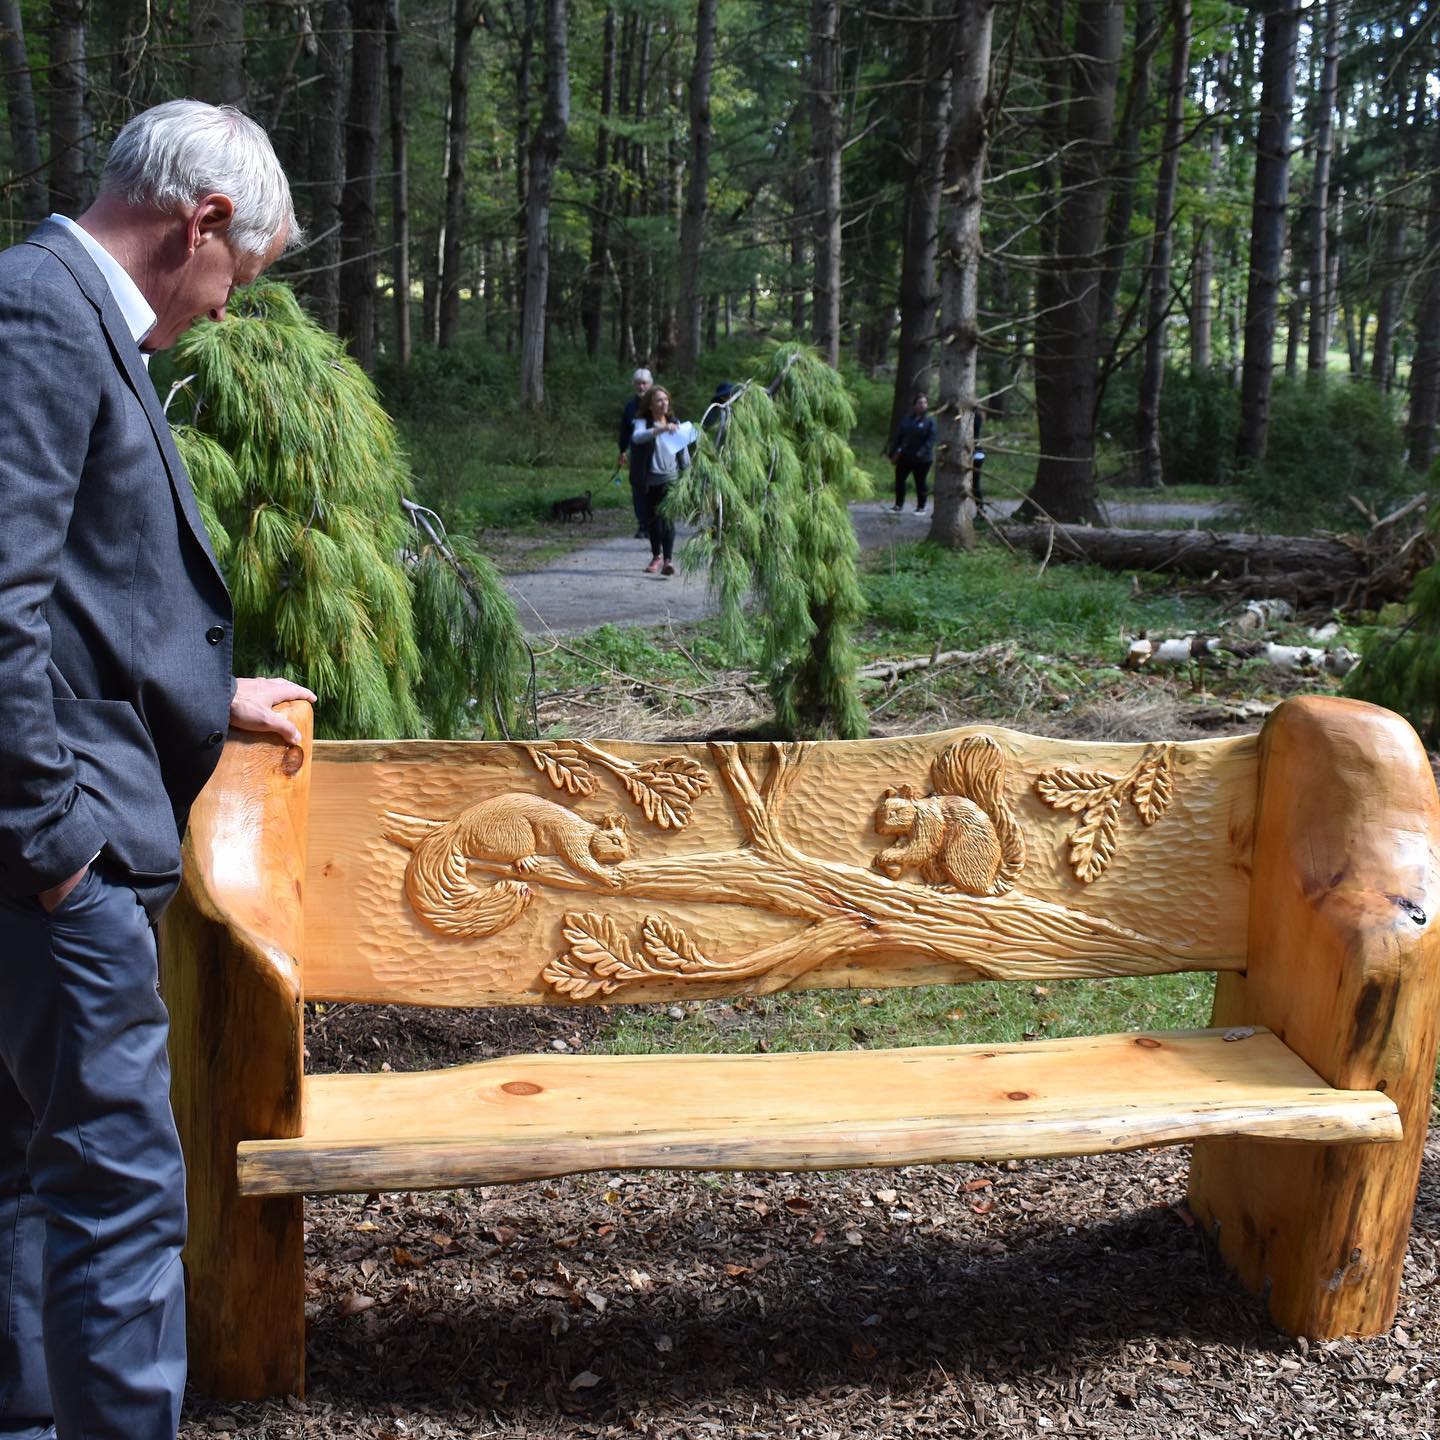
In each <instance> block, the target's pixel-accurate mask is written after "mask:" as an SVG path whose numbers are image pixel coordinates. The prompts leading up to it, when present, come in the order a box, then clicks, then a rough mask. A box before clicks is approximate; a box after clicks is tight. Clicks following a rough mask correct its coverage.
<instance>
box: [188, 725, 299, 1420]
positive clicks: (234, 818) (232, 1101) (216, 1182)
mask: <svg viewBox="0 0 1440 1440" xmlns="http://www.w3.org/2000/svg"><path fill="white" fill-rule="evenodd" d="M285 708H286V710H287V713H289V715H290V718H291V719H292V720H294V722H295V723H296V725H297V726H299V727H300V729H301V732H302V734H303V735H304V736H305V738H306V744H307V745H308V743H309V736H310V707H309V706H308V705H301V704H293V705H289V706H287V707H285ZM304 757H305V752H304V749H302V748H293V749H287V748H286V747H285V746H283V745H279V744H276V743H274V742H273V741H270V740H266V739H262V738H258V737H241V738H236V739H232V740H231V741H230V743H229V744H228V745H226V747H225V753H224V755H223V756H222V757H221V760H220V764H219V767H218V769H217V770H216V772H215V775H214V777H213V778H212V779H211V781H210V784H209V785H208V786H207V787H206V789H205V790H204V792H203V793H202V794H201V796H200V798H199V799H198V800H197V801H196V803H195V806H194V808H193V810H192V811H191V814H190V826H189V832H188V834H187V837H186V841H185V847H184V880H183V884H182V887H181V890H180V893H179V894H178V895H177V896H176V898H175V900H174V902H173V903H172V904H171V906H170V908H169V909H168V910H167V911H166V913H165V916H164V919H163V921H162V923H161V926H160V983H161V992H162V994H163V996H164V998H165V1002H166V1004H167V1006H168V1007H169V1010H170V1017H171V1024H170V1055H171V1071H172V1076H173V1079H172V1096H173V1100H174V1106H175V1119H176V1123H177V1125H178V1126H179V1130H180V1137H181V1142H182V1144H183V1146H184V1150H185V1162H186V1193H187V1199H188V1203H189V1210H190V1233H189V1241H188V1244H187V1245H186V1248H185V1267H186V1276H187V1291H188V1303H187V1320H188V1329H189V1339H190V1380H191V1382H192V1383H193V1384H194V1385H195V1387H196V1388H197V1390H199V1391H200V1392H201V1393H203V1394H209V1395H214V1396H223V1397H225V1398H228V1399H258V1398H260V1397H262V1396H265V1395H273V1394H277V1393H279V1394H286V1393H288V1394H300V1393H303V1390H304V1382H305V1312H304V1301H305V1275H304V1225H303V1218H302V1214H301V1202H300V1201H299V1199H296V1198H287V1197H272V1198H265V1199H252V1198H242V1197H241V1196H240V1195H239V1193H238V1191H237V1189H236V1184H235V1149H236V1146H237V1145H238V1144H239V1142H240V1141H242V1140H250V1139H254V1138H257V1137H261V1136H265V1137H269V1136H293V1135H299V1134H300V1133H301V1131H302V1126H303V1116H302V1108H301V1107H302V1097H303V1094H304V1090H303V1086H302V1083H301V1018H300V1017H301V1006H300V1001H301V989H300V964H299V962H300V956H301V953H302V949H301V943H302V914H301V909H302V907H301V895H302V890H301V886H302V876H303V873H304V855H305V844H306V820H307V813H308V804H307V800H308V794H307V792H308V790H309V779H310V767H309V766H308V765H307V764H305V763H304Z"/></svg>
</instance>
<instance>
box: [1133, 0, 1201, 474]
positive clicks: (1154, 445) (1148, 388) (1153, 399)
mask: <svg viewBox="0 0 1440 1440" xmlns="http://www.w3.org/2000/svg"><path fill="white" fill-rule="evenodd" d="M1173 9H1174V19H1173V21H1172V25H1173V27H1174V28H1173V32H1172V39H1171V42H1170V79H1169V82H1168V84H1167V86H1166V107H1165V140H1164V144H1163V147H1162V149H1161V152H1160V172H1159V174H1158V175H1157V176H1156V179H1155V239H1154V242H1153V245H1152V247H1151V251H1150V274H1149V276H1148V284H1149V290H1150V293H1149V297H1148V302H1147V306H1146V315H1145V362H1144V365H1143V367H1142V368H1141V371H1140V395H1139V403H1138V406H1137V411H1138V413H1137V417H1136V419H1137V427H1136V428H1137V432H1138V436H1139V450H1140V483H1141V485H1143V486H1145V487H1147V488H1148V489H1152V490H1158V489H1159V488H1160V487H1161V486H1162V485H1163V484H1164V483H1165V477H1164V474H1163V472H1162V468H1161V464H1160V389H1161V386H1162V385H1163V384H1164V383H1165V320H1166V317H1167V316H1168V314H1169V312H1170V253H1171V249H1172V230H1173V227H1174V221H1175V187H1176V182H1177V180H1178V179H1179V174H1180V145H1181V140H1182V136H1183V132H1184V128H1185V92H1186V90H1187V88H1188V82H1189V78H1190V0H1174V3H1173Z"/></svg>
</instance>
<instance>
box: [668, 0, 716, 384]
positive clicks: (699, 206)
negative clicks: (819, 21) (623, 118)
mask: <svg viewBox="0 0 1440 1440" xmlns="http://www.w3.org/2000/svg"><path fill="white" fill-rule="evenodd" d="M715 4H716V0H699V3H698V4H697V6H696V8H695V64H694V67H693V68H692V70H691V71H690V173H689V174H688V175H687V176H686V177H685V211H684V214H683V215H682V216H681V217H680V300H679V310H678V314H677V316H676V320H677V336H676V346H675V367H676V369H677V370H678V372H679V373H680V374H681V375H682V376H685V377H686V378H687V379H688V378H689V377H691V376H693V375H694V374H695V367H696V365H697V364H699V361H700V256H701V250H702V248H703V246H704V242H705V216H706V210H707V204H706V200H707V195H708V192H709V184H710V74H711V71H712V70H713V69H714V68H715Z"/></svg>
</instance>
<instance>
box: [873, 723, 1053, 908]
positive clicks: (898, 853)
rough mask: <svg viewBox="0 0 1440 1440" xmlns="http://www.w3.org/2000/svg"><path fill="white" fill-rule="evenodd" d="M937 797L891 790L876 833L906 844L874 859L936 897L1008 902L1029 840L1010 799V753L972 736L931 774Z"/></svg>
mask: <svg viewBox="0 0 1440 1440" xmlns="http://www.w3.org/2000/svg"><path fill="white" fill-rule="evenodd" d="M930 776H931V783H932V784H933V786H934V790H935V793H934V794H931V795H922V794H920V792H919V791H918V790H916V789H915V787H914V786H913V785H899V786H891V787H889V788H888V789H887V790H886V791H885V793H884V795H883V796H882V797H881V799H880V804H879V805H878V806H877V808H876V811H875V831H876V833H877V834H879V835H896V836H899V837H900V839H899V840H898V841H897V843H896V844H894V845H887V846H886V847H885V849H883V850H881V851H880V852H879V854H877V855H876V856H875V860H874V865H875V868H876V869H877V870H879V871H881V872H882V873H883V874H885V875H888V876H889V877H890V879H892V880H898V879H900V877H901V876H902V875H903V874H904V873H905V871H906V870H918V871H919V872H920V878H921V879H922V880H923V881H924V882H925V883H926V884H927V885H931V886H934V887H935V888H936V889H937V890H963V891H964V892H965V893H966V894H968V895H1003V894H1005V892H1006V891H1008V890H1010V889H1011V888H1012V887H1013V886H1014V884H1015V881H1016V880H1017V879H1018V878H1019V876H1020V872H1021V870H1022V869H1024V867H1025V837H1024V835H1023V834H1022V833H1021V831H1020V827H1019V826H1018V825H1017V824H1016V823H1015V817H1014V815H1013V814H1012V813H1011V810H1010V806H1009V804H1008V802H1007V801H1006V799H1005V752H1004V751H1003V750H1001V748H1000V746H999V745H998V744H997V743H996V742H995V741H994V740H993V739H991V738H990V736H988V735H971V736H969V737H968V738H967V739H964V740H961V741H959V742H957V743H956V744H954V745H951V746H950V747H949V748H948V749H946V750H944V751H942V752H941V753H940V755H938V756H937V757H936V759H935V763H934V764H933V765H932V766H931V768H930Z"/></svg>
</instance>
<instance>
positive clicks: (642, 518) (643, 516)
mask: <svg viewBox="0 0 1440 1440" xmlns="http://www.w3.org/2000/svg"><path fill="white" fill-rule="evenodd" d="M654 383H655V379H654V377H653V376H652V375H651V374H650V372H649V371H648V370H646V369H643V368H642V369H639V370H637V371H636V372H635V373H634V374H633V375H632V376H631V377H630V387H631V389H632V390H634V392H635V393H634V394H633V395H632V396H631V397H630V398H629V399H628V400H627V401H626V402H625V408H624V409H623V410H622V411H621V412H620V458H619V459H618V460H617V461H616V462H615V468H616V469H617V470H618V469H619V468H620V467H621V466H622V465H623V464H624V463H625V456H626V455H627V454H628V455H629V456H630V503H631V505H632V506H634V508H635V538H636V539H637V540H643V539H644V538H645V536H647V535H648V534H649V533H650V511H649V508H648V506H647V505H646V503H645V478H646V477H645V474H644V471H643V467H642V470H641V473H640V474H638V475H637V474H636V473H635V472H636V464H637V462H636V459H635V452H634V451H633V450H631V448H630V440H631V437H632V436H633V435H634V433H635V417H636V415H638V414H639V413H640V402H641V401H642V400H643V399H644V398H645V392H646V391H647V390H649V388H650V387H651V386H652V385H653V384H654Z"/></svg>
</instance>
